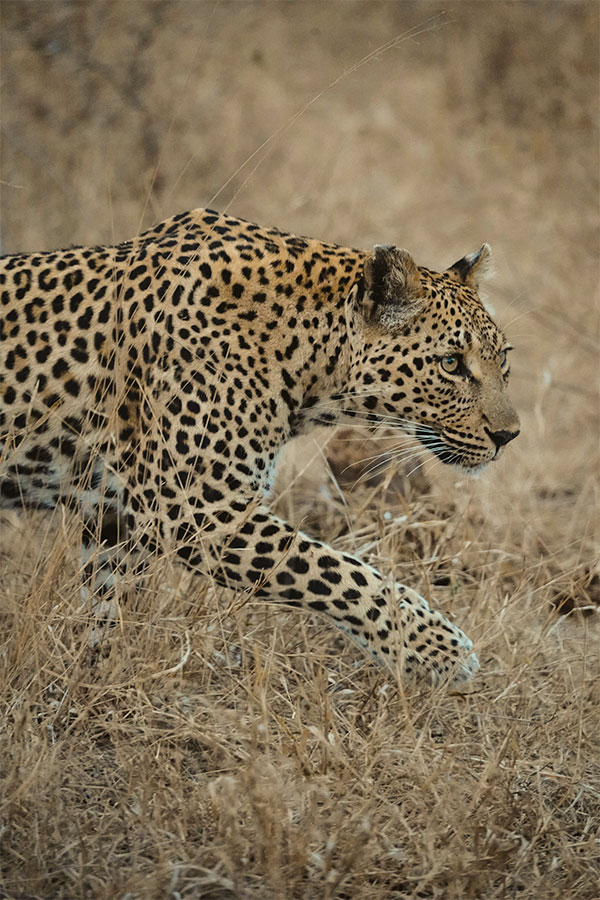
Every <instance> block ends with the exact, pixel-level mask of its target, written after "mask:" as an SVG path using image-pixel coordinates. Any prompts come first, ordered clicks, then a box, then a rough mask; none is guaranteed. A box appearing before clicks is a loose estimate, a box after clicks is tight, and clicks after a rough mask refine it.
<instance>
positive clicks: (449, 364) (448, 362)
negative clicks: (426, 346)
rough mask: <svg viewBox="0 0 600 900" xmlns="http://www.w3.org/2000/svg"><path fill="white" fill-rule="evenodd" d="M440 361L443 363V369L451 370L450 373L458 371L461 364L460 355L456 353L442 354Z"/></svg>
mask: <svg viewBox="0 0 600 900" xmlns="http://www.w3.org/2000/svg"><path fill="white" fill-rule="evenodd" d="M440 363H441V366H442V369H443V370H444V371H445V372H450V373H453V372H457V371H458V368H459V366H460V356H455V355H449V356H442V359H441V360H440Z"/></svg>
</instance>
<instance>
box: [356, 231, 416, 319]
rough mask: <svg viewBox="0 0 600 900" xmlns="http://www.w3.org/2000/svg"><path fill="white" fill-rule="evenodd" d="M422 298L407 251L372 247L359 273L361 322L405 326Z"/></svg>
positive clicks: (412, 262)
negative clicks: (361, 293) (375, 321)
mask: <svg viewBox="0 0 600 900" xmlns="http://www.w3.org/2000/svg"><path fill="white" fill-rule="evenodd" d="M424 296H425V289H424V287H423V284H422V282H421V276H420V274H419V269H418V267H417V264H416V263H415V261H414V259H413V258H412V256H411V255H410V253H409V252H408V250H401V249H400V248H399V247H394V246H392V245H390V244H376V245H375V247H374V248H373V252H372V253H370V254H369V255H368V256H367V258H366V259H365V264H364V269H363V297H362V304H361V305H362V311H363V315H364V317H365V319H366V320H367V321H373V320H378V321H383V320H384V319H385V320H388V321H387V324H392V319H393V320H394V321H393V324H398V325H402V324H408V322H409V321H411V320H412V319H414V318H416V316H417V315H418V314H419V313H420V311H421V309H422V307H423V298H424Z"/></svg>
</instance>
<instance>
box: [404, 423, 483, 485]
mask: <svg viewBox="0 0 600 900" xmlns="http://www.w3.org/2000/svg"><path fill="white" fill-rule="evenodd" d="M415 436H416V437H417V438H418V440H419V441H420V442H421V444H422V445H423V446H424V447H425V448H426V449H427V450H429V451H430V452H431V453H433V454H434V456H437V458H438V459H439V460H440V461H441V462H443V463H444V464H445V465H448V466H457V467H458V468H460V469H464V470H466V471H467V472H469V473H471V474H475V473H476V472H480V471H481V470H482V469H484V468H485V467H486V466H487V464H488V463H489V462H490V460H489V459H482V458H481V456H480V455H479V451H478V448H474V450H475V451H476V453H477V455H476V453H475V452H472V451H470V450H469V451H467V452H465V450H464V449H462V448H460V447H456V446H453V445H452V443H451V442H450V441H449V440H448V438H447V437H445V436H444V435H442V434H441V433H440V432H437V431H435V430H434V429H433V428H432V427H431V426H430V425H418V426H417V428H416V430H415Z"/></svg>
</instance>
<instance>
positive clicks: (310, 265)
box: [0, 210, 519, 681]
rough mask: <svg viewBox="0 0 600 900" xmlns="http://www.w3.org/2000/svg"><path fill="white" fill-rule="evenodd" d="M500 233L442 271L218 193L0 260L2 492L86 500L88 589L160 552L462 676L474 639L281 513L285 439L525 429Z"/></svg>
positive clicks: (457, 437) (80, 503)
mask: <svg viewBox="0 0 600 900" xmlns="http://www.w3.org/2000/svg"><path fill="white" fill-rule="evenodd" d="M489 257H490V250H489V247H488V246H487V245H485V244H484V246H483V247H482V248H481V250H480V251H479V252H478V253H475V254H472V255H470V256H466V257H464V258H463V259H461V260H460V261H459V262H457V263H455V264H454V265H453V266H451V267H450V268H449V269H447V270H446V271H444V272H441V273H437V272H433V271H430V270H429V269H426V268H424V267H423V266H417V265H416V264H415V262H414V261H413V259H412V257H411V256H410V254H409V253H408V252H407V251H405V250H400V249H398V248H396V247H394V246H388V245H385V246H376V247H375V249H374V250H373V251H370V252H366V251H362V250H353V249H348V248H344V247H338V246H336V245H333V244H326V243H322V242H321V241H317V240H312V239H307V238H300V237H295V236H292V235H290V234H285V233H282V232H280V231H277V230H275V229H269V228H262V227H259V226H258V225H253V224H250V223H248V222H245V221H243V220H240V219H235V218H232V217H230V216H228V215H224V214H219V213H216V212H211V211H210V210H206V211H204V210H194V211H192V212H186V213H183V214H181V215H178V216H175V217H174V218H172V219H169V220H167V221H165V222H163V223H161V224H160V225H158V226H156V227H155V228H153V229H152V230H150V231H148V232H146V233H145V234H143V235H141V236H139V237H137V238H136V239H135V240H133V241H130V242H127V243H124V244H120V245H118V246H114V247H89V248H72V249H68V250H61V251H53V252H49V253H46V252H44V253H33V254H21V255H14V256H7V257H4V258H2V260H1V265H0V298H1V305H0V340H1V343H0V502H1V505H2V506H4V507H9V508H22V507H38V508H40V507H41V508H46V509H51V508H53V507H55V506H56V505H57V504H59V503H63V504H67V505H68V506H70V507H74V508H77V509H78V510H79V511H80V513H81V516H82V518H83V522H84V527H83V567H82V572H83V577H84V588H86V589H87V590H88V592H89V593H90V595H91V596H92V600H93V603H94V604H95V605H96V607H98V608H99V607H102V608H111V607H113V606H114V605H115V604H116V603H117V602H118V595H119V581H120V577H121V575H122V572H123V570H124V568H125V566H126V565H127V566H131V567H133V568H135V569H136V570H137V571H140V572H143V569H144V561H145V560H146V559H147V558H148V556H149V554H151V553H152V552H154V551H155V550H157V549H160V550H161V551H163V552H166V551H167V552H175V553H176V554H177V557H178V558H179V560H180V561H181V562H182V563H183V564H184V565H186V566H188V567H190V568H192V569H193V570H195V571H199V572H201V573H205V574H210V575H211V576H212V577H213V578H214V579H215V580H216V581H217V583H219V584H222V585H226V586H229V587H233V588H236V589H238V590H251V591H252V592H253V594H254V596H255V597H257V598H260V599H262V600H264V601H266V602H273V601H278V602H281V603H285V604H288V605H292V606H296V607H299V608H302V609H304V610H307V611H309V612H316V613H320V614H322V615H324V616H325V617H327V618H328V619H329V620H330V621H332V622H333V623H334V624H335V625H337V626H338V628H341V629H342V630H343V631H345V632H346V633H348V634H349V635H350V637H351V638H352V639H353V640H354V641H355V642H356V643H357V644H359V645H360V646H361V647H363V648H365V649H366V650H367V651H369V652H370V653H371V654H372V656H373V657H375V658H376V659H377V660H379V661H382V662H384V663H387V664H388V665H389V666H390V667H391V668H392V669H393V670H398V669H399V668H401V669H404V670H408V671H411V670H420V671H428V672H430V673H431V674H432V675H433V676H434V677H436V678H439V677H442V678H446V679H448V680H451V681H460V680H463V679H466V678H469V677H470V676H471V675H472V674H473V673H474V672H475V671H476V670H477V668H478V665H479V664H478V662H477V657H476V655H475V653H474V652H473V646H472V643H471V641H470V640H469V639H468V638H467V637H466V635H465V634H463V632H462V631H460V629H458V628H457V627H456V626H455V625H453V624H451V623H450V622H449V621H448V620H447V619H446V618H444V616H442V615H441V614H440V613H439V612H436V611H435V610H431V609H430V608H429V607H428V605H427V603H426V602H425V601H424V600H423V599H422V598H421V597H419V595H418V594H416V593H415V592H414V591H412V590H410V588H407V587H404V586H402V585H398V584H393V583H391V582H390V581H389V579H386V578H384V577H383V576H382V575H381V574H380V573H379V572H378V571H376V570H375V569H374V568H372V567H371V566H369V565H366V564H365V563H364V562H362V561H361V560H360V559H357V558H355V557H353V556H351V555H349V554H347V553H341V552H339V551H336V550H333V549H332V548H331V547H328V546H327V545H326V544H324V543H322V542H320V541H318V540H314V539H313V538H310V537H308V536H307V535H305V534H303V533H302V532H298V531H297V529H295V528H293V527H292V526H291V525H289V524H288V523H287V522H285V521H283V520H282V519H280V518H278V517H277V516H275V515H274V514H273V513H272V512H271V511H270V510H269V505H268V503H269V495H270V491H271V488H272V484H273V479H274V474H275V469H276V466H277V460H278V458H279V455H280V452H281V449H282V448H283V446H284V445H285V444H286V443H287V442H288V441H289V440H290V439H291V438H293V437H294V436H295V435H298V434H302V433H306V432H308V431H310V430H311V429H312V428H314V427H315V426H317V425H332V426H333V425H338V424H344V423H348V422H353V421H354V422H357V421H360V422H364V421H365V420H366V421H367V422H369V423H371V424H373V425H374V426H376V425H378V424H381V423H382V422H384V423H386V424H387V425H390V426H392V427H397V428H398V429H399V430H402V431H403V432H405V433H409V434H411V435H413V437H414V439H415V440H418V441H419V442H420V443H421V444H422V445H424V446H425V447H427V448H429V449H430V450H431V451H432V452H433V453H434V454H436V455H437V456H438V457H439V458H440V459H441V460H442V461H443V462H445V463H452V464H455V465H457V466H460V467H462V468H464V469H465V470H471V471H475V470H478V469H480V468H481V467H483V466H485V465H486V464H487V463H488V462H489V461H490V460H492V459H495V458H496V457H497V456H498V454H499V453H500V452H501V450H502V448H503V446H504V445H505V444H507V443H508V441H510V440H512V438H514V437H515V436H516V435H517V434H518V430H519V422H518V418H517V415H516V413H515V411H514V409H513V407H512V405H511V404H510V402H509V400H508V397H507V393H506V382H507V379H508V371H509V364H508V356H507V351H508V350H509V347H508V346H507V343H506V340H505V338H504V336H503V335H502V333H501V331H500V330H499V329H498V328H497V327H496V325H495V324H494V322H493V321H492V319H491V318H490V316H489V315H488V313H487V312H486V310H485V308H484V306H483V304H482V302H481V300H480V299H479V297H478V293H477V288H478V283H479V281H480V279H481V277H482V275H483V274H484V272H485V270H486V268H487V266H488V262H489Z"/></svg>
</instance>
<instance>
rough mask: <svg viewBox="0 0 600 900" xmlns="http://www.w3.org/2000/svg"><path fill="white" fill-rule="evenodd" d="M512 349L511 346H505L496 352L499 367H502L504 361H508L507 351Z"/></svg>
mask: <svg viewBox="0 0 600 900" xmlns="http://www.w3.org/2000/svg"><path fill="white" fill-rule="evenodd" d="M509 350H512V347H505V348H504V350H501V351H500V353H499V354H498V359H499V361H500V368H502V369H503V368H504V366H505V365H506V363H507V362H508V351H509Z"/></svg>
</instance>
